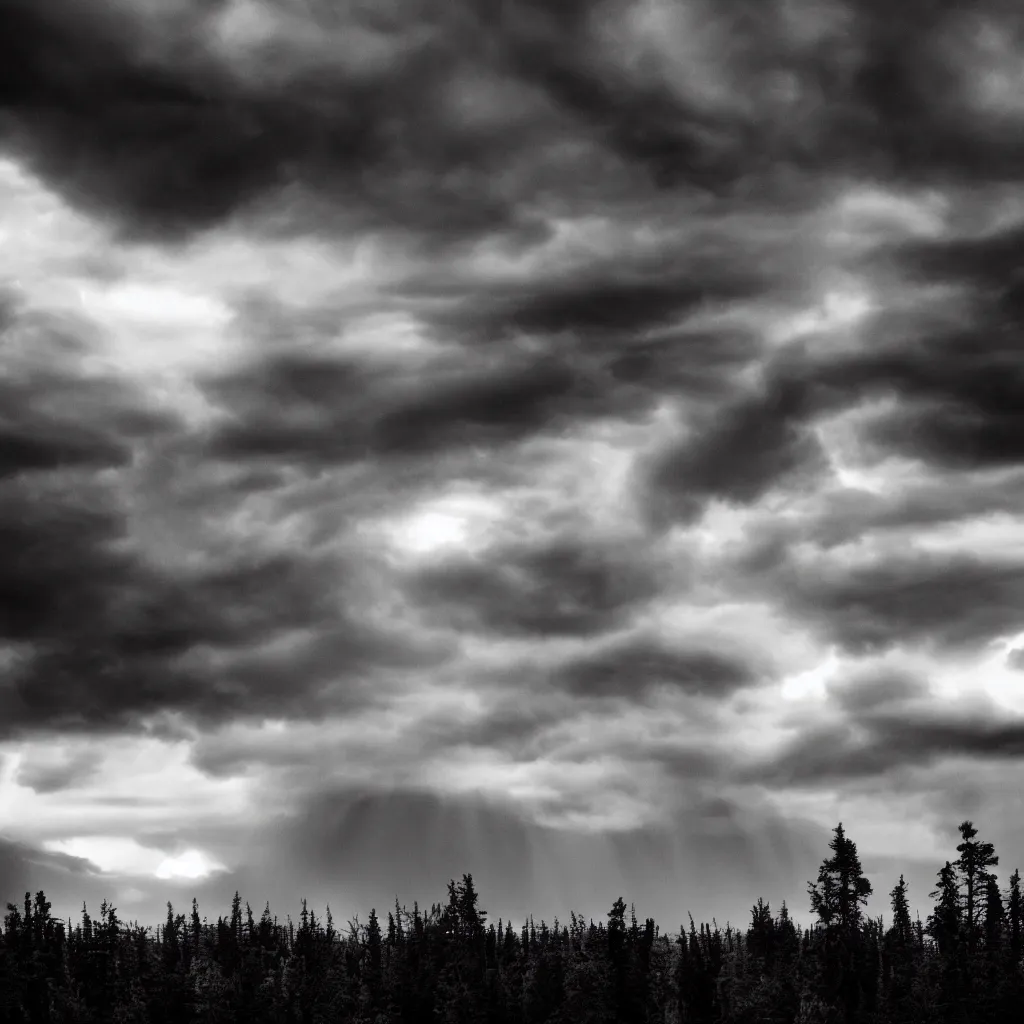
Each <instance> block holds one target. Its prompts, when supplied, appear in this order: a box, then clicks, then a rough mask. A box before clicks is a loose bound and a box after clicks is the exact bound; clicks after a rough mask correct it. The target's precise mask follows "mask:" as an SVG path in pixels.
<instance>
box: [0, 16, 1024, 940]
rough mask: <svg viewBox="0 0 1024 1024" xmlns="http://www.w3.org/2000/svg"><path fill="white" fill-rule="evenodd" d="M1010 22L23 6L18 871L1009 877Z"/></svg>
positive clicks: (16, 451)
mask: <svg viewBox="0 0 1024 1024" xmlns="http://www.w3.org/2000/svg"><path fill="white" fill-rule="evenodd" d="M1022 85H1024V11H1022V10H1021V7H1020V4H1019V3H1017V2H1015V0H979V2H977V3H974V4H971V5H967V7H965V5H963V4H959V3H953V2H951V0H950V2H945V0H904V2H902V3H899V4H893V3H891V2H885V3H883V2H881V0H845V2H843V0H761V2H759V3H757V4H753V3H749V2H744V0H677V2H670V0H637V2H633V3H625V2H621V0H615V2H594V0H561V2H559V3H557V4H556V3H551V2H545V0H487V2H484V0H446V2H445V3H443V4H439V3H426V2H423V0H365V2H362V0H349V2H344V3H343V2H328V0H230V2H227V0H81V2H76V3H71V2H70V0H63V2H57V0H6V2H5V3H4V4H3V6H2V10H0V550H2V551H3V557H2V559H0V901H6V900H8V899H10V900H19V899H20V898H21V897H22V895H23V893H24V891H25V890H26V889H31V890H33V891H35V890H37V889H39V888H43V889H45V891H46V893H47V896H48V898H50V899H51V901H52V902H53V905H54V912H55V913H57V914H59V915H61V916H73V917H75V918H76V919H77V917H78V915H79V913H80V909H81V904H82V902H83V901H87V902H88V904H89V909H90V911H91V912H92V913H95V912H96V911H97V909H98V905H99V902H100V900H101V899H103V898H107V899H109V900H110V901H112V902H113V903H114V905H115V906H116V907H117V908H118V912H119V915H120V916H121V918H122V919H128V920H132V919H135V920H138V921H140V922H143V923H151V924H156V923H158V922H159V921H160V920H161V919H162V918H163V917H164V916H165V913H166V911H165V906H166V901H167V900H172V901H173V902H174V903H175V909H176V910H181V911H185V910H187V909H188V907H189V906H190V904H191V900H192V897H193V896H194V895H195V896H197V897H198V899H199V904H200V910H201V912H202V913H203V914H206V915H209V916H210V917H211V919H213V920H216V917H217V916H218V914H221V913H226V912H227V910H228V908H229V905H230V898H231V895H232V894H233V893H234V891H235V890H236V889H238V890H240V892H241V895H242V897H243V899H244V900H248V901H249V902H250V903H251V904H252V906H253V908H254V911H255V912H256V913H257V914H258V913H259V912H260V911H261V910H262V908H263V905H264V903H265V902H266V901H268V900H269V901H270V905H271V909H272V912H274V913H276V914H277V915H278V916H279V917H280V919H281V920H282V921H283V920H284V918H285V915H286V914H290V915H291V916H292V917H293V918H295V917H296V916H297V913H298V910H299V906H300V900H301V899H302V898H303V897H306V898H308V900H309V901H310V904H311V906H313V907H314V908H315V909H317V911H318V913H320V912H322V908H323V907H324V905H325V904H326V903H330V905H331V909H332V911H333V913H334V917H335V919H336V920H337V921H339V922H340V921H344V920H346V919H347V918H349V917H350V916H352V915H353V914H358V915H359V916H360V918H361V919H362V920H365V919H366V916H367V914H368V912H369V909H370V907H371V906H375V907H376V908H377V910H378V913H380V914H382V915H383V914H384V912H385V911H386V910H387V909H388V908H389V907H392V906H393V905H394V901H395V898H396V896H397V897H398V898H399V899H400V901H401V902H402V903H404V904H406V905H407V906H409V907H410V908H411V907H412V903H413V901H414V900H418V901H419V903H420V905H421V906H429V904H430V903H431V902H433V901H435V900H437V901H442V900H444V899H445V898H446V883H447V881H448V879H449V878H456V879H458V878H460V877H461V875H462V873H463V872H471V873H472V874H473V876H474V879H475V881H476V883H477V886H478V888H479V889H480V891H481V894H482V897H481V904H482V906H483V907H484V908H485V909H486V910H487V911H488V914H489V920H492V921H496V920H497V918H498V917H499V916H503V917H505V918H506V919H507V918H508V917H509V915H512V917H513V919H514V920H515V921H516V922H517V924H520V923H521V922H522V920H523V918H524V916H525V915H527V914H530V913H532V914H533V915H534V917H535V918H536V919H537V920H538V921H539V920H540V918H541V917H545V918H546V919H547V920H548V921H549V922H550V920H551V918H552V916H553V915H554V914H555V913H557V914H559V915H560V916H561V918H562V920H563V921H564V920H566V919H567V917H568V913H569V911H570V910H574V911H576V912H577V913H583V914H584V915H585V916H587V917H590V916H593V917H594V918H595V919H601V918H603V917H604V915H606V914H607V911H608V909H609V908H610V907H611V904H612V902H613V900H614V899H615V898H616V897H617V896H619V895H621V896H623V897H624V898H625V899H626V901H627V904H628V903H629V902H635V904H636V908H637V913H638V915H639V916H640V917H641V919H642V918H643V917H644V916H647V915H651V916H654V917H655V918H656V919H657V921H658V923H659V925H660V926H661V927H662V929H663V930H670V931H671V930H675V929H677V928H678V927H679V925H680V924H683V923H687V918H686V914H687V913H688V912H690V913H692V914H693V916H694V918H695V919H697V920H698V921H700V920H708V921H710V920H711V917H712V916H714V917H715V919H716V920H717V921H718V922H719V924H723V925H724V923H725V922H726V921H727V920H728V921H731V922H732V924H733V925H736V924H739V925H741V926H743V927H746V925H747V924H748V923H749V919H750V907H751V905H752V904H753V903H754V902H756V900H757V898H758V897H763V898H764V899H766V900H768V901H769V903H770V905H771V906H772V908H773V910H777V909H778V907H779V905H780V904H781V901H782V900H783V899H785V900H786V901H787V903H788V905H789V907H790V910H791V912H792V914H793V916H795V917H796V918H797V920H798V921H801V922H805V923H808V924H809V923H810V920H811V915H810V910H809V901H808V899H807V895H806V889H807V883H808V881H810V880H813V879H815V878H816V875H817V870H818V866H819V865H820V863H821V861H822V860H823V859H824V858H825V857H827V856H828V855H829V850H828V841H829V838H830V833H831V831H832V829H833V828H834V827H835V825H836V824H837V823H838V822H840V821H842V823H843V825H844V828H845V830H846V832H847V835H848V836H849V837H850V838H851V839H853V840H854V841H855V842H856V844H857V847H858V851H859V853H860V856H861V860H862V863H863V865H864V868H865V871H866V873H867V875H868V877H869V879H870V880H871V881H872V884H873V885H874V890H875V893H874V896H873V898H872V901H871V903H870V904H869V908H868V909H869V911H871V912H873V913H875V914H878V913H884V914H885V915H886V920H887V921H888V919H889V916H888V915H889V896H888V894H889V892H890V890H891V889H892V887H893V886H894V885H895V884H896V882H897V880H898V878H899V875H900V873H901V872H903V873H904V874H905V876H906V878H907V880H908V882H909V885H910V892H909V895H910V903H911V907H912V908H913V910H914V911H918V910H919V911H920V913H921V916H922V918H925V917H926V915H927V913H928V910H929V908H930V904H931V901H930V900H929V899H928V896H927V894H928V892H929V891H930V890H931V889H932V888H934V882H935V876H936V872H937V871H938V869H939V868H940V867H941V866H942V865H943V863H944V862H945V861H946V860H947V859H955V858H956V850H955V847H956V843H957V841H958V837H957V831H956V829H957V825H958V824H959V822H960V821H962V820H963V819H965V818H970V819H971V820H973V821H974V822H975V824H976V826H977V827H978V829H979V832H980V835H981V837H982V838H984V839H986V840H989V841H992V842H994V844H995V846H996V852H997V854H999V855H1000V858H1001V859H1000V868H999V872H998V873H999V875H1000V882H1001V884H1002V885H1004V886H1005V884H1006V880H1007V878H1008V876H1009V874H1010V873H1011V872H1012V871H1013V869H1014V868H1015V867H1017V866H1024V815H1022V813H1021V812H1022V809H1024V808H1022V799H1021V796H1020V794H1021V793H1022V792H1024V689H1022V685H1024V517H1022V514H1021V512H1020V509H1021V508H1022V507H1024V359H1022V358H1021V356H1022V353H1024V346H1022V343H1021V338H1020V335H1021V327H1022V323H1024V276H1022V264H1021V261H1020V260H1021V258H1020V253H1021V252H1022V251H1024V191H1022V188H1021V185H1022V180H1021V179H1022V168H1024V88H1022Z"/></svg>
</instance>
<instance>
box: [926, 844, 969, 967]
mask: <svg viewBox="0 0 1024 1024" xmlns="http://www.w3.org/2000/svg"><path fill="white" fill-rule="evenodd" d="M938 878H939V884H938V886H937V887H936V888H935V889H933V890H932V891H931V892H930V893H928V896H929V897H930V898H931V899H933V900H936V901H937V902H936V904H935V909H934V910H933V911H932V913H931V914H929V915H928V923H927V927H926V928H925V931H927V933H928V934H929V935H930V936H931V937H932V938H933V939H934V940H935V943H936V945H937V946H938V947H939V953H940V954H941V955H943V956H945V955H948V954H949V953H951V952H952V951H953V949H954V948H955V946H956V943H957V941H958V939H959V938H960V933H961V930H962V928H961V925H962V914H961V910H960V890H959V887H958V886H957V881H956V869H955V868H954V867H953V865H952V864H951V863H950V862H949V861H948V860H947V861H946V863H945V865H944V866H943V867H941V868H940V869H939V872H938Z"/></svg>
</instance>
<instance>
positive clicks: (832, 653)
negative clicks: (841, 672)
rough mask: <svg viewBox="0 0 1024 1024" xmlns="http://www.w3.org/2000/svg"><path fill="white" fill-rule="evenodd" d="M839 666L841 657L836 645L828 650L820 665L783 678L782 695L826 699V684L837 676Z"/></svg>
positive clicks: (790, 698)
mask: <svg viewBox="0 0 1024 1024" xmlns="http://www.w3.org/2000/svg"><path fill="white" fill-rule="evenodd" d="M838 668H839V658H838V656H837V655H836V649H835V647H832V648H831V649H830V650H829V652H828V657H827V658H826V659H825V660H824V661H823V662H821V663H820V664H819V665H815V666H814V667H813V668H811V669H808V670H807V671H806V672H799V673H797V674H796V675H792V676H787V677H786V678H785V679H783V680H782V696H783V698H784V699H785V700H807V699H812V700H824V698H825V692H826V686H827V684H828V682H829V680H831V679H832V678H833V676H835V674H836V671H837V669H838Z"/></svg>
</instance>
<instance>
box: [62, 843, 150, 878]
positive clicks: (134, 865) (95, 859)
mask: <svg viewBox="0 0 1024 1024" xmlns="http://www.w3.org/2000/svg"><path fill="white" fill-rule="evenodd" d="M43 849H44V850H48V851H50V852H51V853H66V854H68V855H69V856H71V857H81V858H82V859H84V860H87V861H89V863H90V864H92V865H93V866H94V867H96V868H98V869H99V870H100V871H106V872H111V873H114V874H119V875H152V874H153V873H154V872H155V871H156V868H157V866H158V865H159V863H160V861H161V860H162V859H163V857H164V855H163V854H162V853H161V852H160V851H159V850H153V849H149V848H147V847H145V846H141V845H140V844H139V843H137V842H136V841H135V840H134V839H126V838H124V837H120V836H74V837H72V838H70V839H50V840H47V841H46V842H44V843H43Z"/></svg>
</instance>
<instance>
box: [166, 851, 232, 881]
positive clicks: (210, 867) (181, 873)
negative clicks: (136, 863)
mask: <svg viewBox="0 0 1024 1024" xmlns="http://www.w3.org/2000/svg"><path fill="white" fill-rule="evenodd" d="M223 870H224V865H223V864H218V863H217V862H216V861H213V860H211V859H210V858H209V857H207V856H206V854H204V853H201V852H200V851H199V850H186V851H185V852H184V853H180V854H178V855H177V856H175V857H167V858H165V859H164V860H162V861H161V862H160V864H159V866H158V867H157V869H156V871H155V872H154V874H155V875H156V877H157V878H205V877H206V876H207V875H209V874H212V873H213V872H214V871H223Z"/></svg>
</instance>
